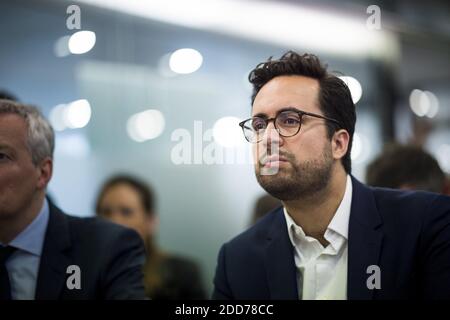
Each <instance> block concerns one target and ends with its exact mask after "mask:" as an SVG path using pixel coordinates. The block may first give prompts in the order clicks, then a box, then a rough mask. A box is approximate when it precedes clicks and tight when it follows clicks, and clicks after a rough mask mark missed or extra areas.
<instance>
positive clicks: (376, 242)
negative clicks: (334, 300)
mask: <svg viewBox="0 0 450 320" xmlns="http://www.w3.org/2000/svg"><path fill="white" fill-rule="evenodd" d="M352 183H353V195H352V206H351V213H350V222H349V232H348V236H349V240H348V275H347V298H348V299H349V300H355V299H361V300H370V299H373V298H374V293H375V291H376V289H373V290H370V289H369V288H368V287H367V279H368V278H369V277H370V275H371V274H372V273H367V267H369V266H371V265H375V266H377V265H378V262H379V256H380V250H381V245H382V241H383V232H382V230H381V228H379V227H380V226H381V224H382V221H381V217H380V215H379V213H378V210H377V207H376V203H375V199H374V197H373V193H372V191H371V190H370V189H369V188H368V187H366V186H364V185H363V184H361V183H360V182H359V181H357V180H356V179H354V178H353V177H352ZM382 276H383V273H382V272H381V277H382Z"/></svg>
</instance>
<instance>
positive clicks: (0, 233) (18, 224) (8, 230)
mask: <svg viewBox="0 0 450 320" xmlns="http://www.w3.org/2000/svg"><path fill="white" fill-rule="evenodd" d="M44 198H45V193H43V194H39V195H36V196H35V197H34V198H33V200H32V201H31V202H30V204H29V205H28V206H26V207H24V208H22V209H21V210H20V211H19V212H15V213H13V214H9V215H8V216H7V217H2V216H1V215H0V242H1V243H3V244H9V243H10V242H11V241H12V240H14V239H15V238H16V237H17V236H18V235H19V234H20V233H21V232H22V231H23V230H25V229H26V227H28V226H29V225H30V224H31V222H33V220H34V219H35V218H36V217H37V216H38V214H39V212H40V210H41V209H42V206H43V204H44Z"/></svg>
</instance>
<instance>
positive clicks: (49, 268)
mask: <svg viewBox="0 0 450 320" xmlns="http://www.w3.org/2000/svg"><path fill="white" fill-rule="evenodd" d="M69 231H70V230H69V222H68V219H67V216H66V215H65V214H64V213H62V211H61V210H59V209H58V208H57V207H56V206H54V205H53V204H52V203H51V202H50V201H49V222H48V226H47V232H46V235H45V240H44V247H43V250H42V256H41V261H40V265H39V273H38V279H37V284H36V295H35V297H36V300H55V299H58V298H59V297H60V294H61V292H62V289H63V286H64V285H65V279H66V268H67V266H68V265H70V257H69V256H68V250H69V249H70V247H71V239H70V232H69Z"/></svg>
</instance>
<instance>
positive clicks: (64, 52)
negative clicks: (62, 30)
mask: <svg viewBox="0 0 450 320" xmlns="http://www.w3.org/2000/svg"><path fill="white" fill-rule="evenodd" d="M69 39H70V36H63V37H61V38H59V39H58V40H56V42H55V46H54V47H53V51H54V52H55V55H56V56H57V57H59V58H62V57H66V56H68V55H69V54H70V51H69Z"/></svg>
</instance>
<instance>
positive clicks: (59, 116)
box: [49, 104, 67, 131]
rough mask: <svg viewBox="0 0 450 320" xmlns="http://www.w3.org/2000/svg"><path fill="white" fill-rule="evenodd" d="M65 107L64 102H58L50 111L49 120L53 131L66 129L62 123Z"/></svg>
mask: <svg viewBox="0 0 450 320" xmlns="http://www.w3.org/2000/svg"><path fill="white" fill-rule="evenodd" d="M65 108H66V105H65V104H58V105H57V106H55V107H54V108H53V109H52V110H51V111H50V116H49V120H50V123H51V125H52V127H53V129H55V131H63V130H64V129H67V126H66V124H65V123H64V111H65Z"/></svg>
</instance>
